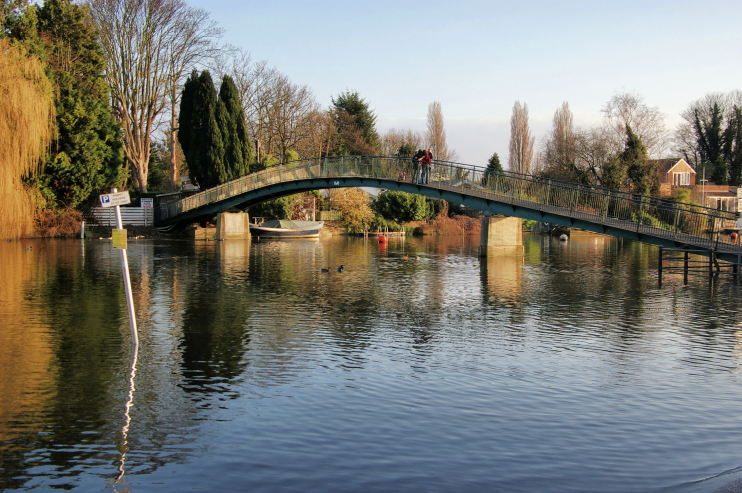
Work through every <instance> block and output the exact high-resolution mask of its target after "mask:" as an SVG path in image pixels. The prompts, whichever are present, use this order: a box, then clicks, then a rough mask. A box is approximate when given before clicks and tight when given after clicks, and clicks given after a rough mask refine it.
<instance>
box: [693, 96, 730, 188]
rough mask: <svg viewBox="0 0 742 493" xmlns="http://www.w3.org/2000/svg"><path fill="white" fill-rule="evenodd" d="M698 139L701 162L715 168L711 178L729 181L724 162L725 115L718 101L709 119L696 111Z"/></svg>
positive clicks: (717, 180) (715, 181)
mask: <svg viewBox="0 0 742 493" xmlns="http://www.w3.org/2000/svg"><path fill="white" fill-rule="evenodd" d="M695 117H696V120H695V125H694V129H695V131H696V139H697V141H698V151H699V154H700V155H701V163H702V164H705V165H707V166H710V167H711V168H712V169H713V172H712V173H711V180H712V181H713V182H714V183H716V184H718V185H723V184H725V183H726V182H727V176H726V175H727V170H726V164H724V157H723V152H724V149H723V148H724V135H723V130H722V128H721V126H722V123H723V120H724V115H723V113H722V110H721V108H720V107H719V104H718V103H714V106H713V108H711V111H710V117H709V118H708V119H706V118H702V116H701V115H700V114H699V111H698V110H696V111H695Z"/></svg>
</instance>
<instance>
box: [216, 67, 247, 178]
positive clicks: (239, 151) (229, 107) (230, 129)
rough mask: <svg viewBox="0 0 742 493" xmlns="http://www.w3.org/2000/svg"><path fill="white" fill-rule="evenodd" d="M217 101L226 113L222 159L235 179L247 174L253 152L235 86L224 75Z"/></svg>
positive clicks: (229, 78)
mask: <svg viewBox="0 0 742 493" xmlns="http://www.w3.org/2000/svg"><path fill="white" fill-rule="evenodd" d="M219 101H220V102H221V103H222V104H223V105H224V108H225V110H226V113H227V118H226V120H225V121H224V122H223V123H222V134H223V135H224V137H225V143H224V158H225V162H226V163H227V167H228V169H229V170H230V174H231V176H232V179H235V178H239V177H240V176H245V175H246V174H247V173H248V172H249V170H250V163H252V161H253V151H252V143H251V142H250V137H249V136H248V134H247V125H246V124H245V116H244V113H243V112H242V105H241V104H240V97H239V94H238V93H237V86H235V84H234V81H233V80H232V78H231V77H230V76H228V75H225V76H224V79H223V80H222V86H221V89H220V90H219Z"/></svg>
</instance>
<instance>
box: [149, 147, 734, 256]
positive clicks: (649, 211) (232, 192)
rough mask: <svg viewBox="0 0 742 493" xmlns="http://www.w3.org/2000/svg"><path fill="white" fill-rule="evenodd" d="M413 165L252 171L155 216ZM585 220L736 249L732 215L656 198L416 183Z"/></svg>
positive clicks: (540, 186) (325, 163)
mask: <svg viewBox="0 0 742 493" xmlns="http://www.w3.org/2000/svg"><path fill="white" fill-rule="evenodd" d="M412 164H413V163H412V160H411V159H410V158H404V157H389V156H332V157H322V158H310V159H303V160H298V161H290V162H287V163H283V164H280V165H277V166H274V167H271V168H267V169H264V170H262V171H258V172H256V173H252V174H249V175H246V176H243V177H241V178H237V179H236V180H232V181H230V182H228V183H224V184H222V185H218V186H216V187H214V188H210V189H208V190H204V191H203V192H199V193H197V194H195V195H192V196H190V197H186V198H184V199H181V200H179V201H177V202H172V203H170V204H168V205H167V207H166V208H164V209H162V210H161V211H160V212H161V214H160V219H161V220H162V219H169V218H172V217H175V216H177V215H179V214H182V213H184V212H187V211H190V210H193V209H197V208H199V207H203V206H205V205H208V204H212V203H216V202H219V201H222V200H224V199H227V198H230V197H234V196H237V195H241V194H244V193H246V192H249V191H252V190H256V189H258V188H262V187H265V186H268V185H274V184H278V183H286V182H292V181H298V180H308V179H315V178H344V177H347V178H350V177H352V178H374V179H383V180H390V181H397V179H398V177H399V175H400V173H401V172H405V176H406V177H409V176H411V171H412ZM421 186H425V187H430V188H436V189H445V190H450V191H455V192H459V193H462V194H465V195H469V196H475V197H481V198H485V199H490V200H493V201H497V202H501V203H506V204H512V205H516V206H522V207H526V208H530V209H534V210H539V211H541V212H551V213H554V214H559V215H563V216H567V217H572V218H577V219H582V220H585V221H591V222H594V223H596V224H603V225H607V226H611V227H615V228H621V229H625V230H627V231H634V232H636V233H643V234H653V235H655V236H659V237H666V238H670V239H673V240H674V241H680V242H684V243H689V244H694V245H697V246H701V247H704V248H722V249H729V250H736V248H737V247H736V245H733V244H732V241H731V239H728V238H721V237H720V236H721V235H720V232H721V231H722V230H724V229H736V220H737V214H736V213H734V212H728V211H721V210H717V209H712V208H708V207H704V206H700V205H695V204H686V203H682V202H676V201H673V200H668V199H663V198H659V197H650V196H645V195H639V194H634V193H630V192H623V191H619V190H611V189H607V188H601V187H596V186H591V185H582V184H578V183H571V182H566V181H562V180H555V179H552V178H544V177H539V176H532V175H525V174H520V173H515V172H511V171H501V172H499V171H498V172H491V171H488V170H487V169H486V168H482V167H478V166H472V165H466V164H460V163H454V162H447V161H433V163H432V166H431V170H430V183H429V184H425V185H421Z"/></svg>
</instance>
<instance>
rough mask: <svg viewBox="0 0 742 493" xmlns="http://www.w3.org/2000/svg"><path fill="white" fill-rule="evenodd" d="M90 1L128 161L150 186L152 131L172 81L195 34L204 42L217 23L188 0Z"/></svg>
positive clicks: (140, 182)
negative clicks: (192, 5)
mask: <svg viewBox="0 0 742 493" xmlns="http://www.w3.org/2000/svg"><path fill="white" fill-rule="evenodd" d="M87 5H88V6H89V7H90V12H91V16H92V18H93V21H94V22H95V24H96V27H97V28H98V31H99V33H100V43H101V46H102V48H103V53H104V57H105V59H106V80H107V82H108V85H109V86H110V88H111V99H112V103H113V106H114V108H115V111H116V116H117V117H118V118H119V119H120V121H121V126H122V129H123V137H124V139H123V140H124V152H125V154H126V160H127V164H128V165H129V166H130V167H131V168H133V174H132V176H133V178H134V183H135V184H136V185H137V187H138V188H139V189H140V190H141V191H143V192H146V191H147V174H148V171H149V168H148V166H149V155H150V142H151V139H152V132H153V130H154V129H155V125H156V122H157V119H158V117H159V116H160V115H161V113H162V112H163V110H164V109H165V106H166V104H167V102H168V90H169V89H170V87H172V83H171V81H172V79H173V77H175V74H176V72H177V71H178V69H177V67H178V66H180V64H181V63H185V64H186V65H187V63H189V62H188V61H189V60H191V61H192V56H191V55H189V53H191V52H190V51H189V50H190V47H189V46H188V45H189V44H190V43H193V42H194V36H195V39H200V40H201V41H199V42H205V41H206V39H207V38H209V36H210V34H209V33H213V29H215V28H214V26H213V24H210V23H209V22H208V16H207V15H205V13H204V12H201V13H198V12H197V11H195V10H194V9H191V8H190V7H189V6H188V5H187V4H186V3H185V2H184V1H183V0H88V1H87ZM194 29H195V33H194V31H193V30H194ZM199 50H200V48H199ZM196 51H198V50H196ZM184 66H185V65H184Z"/></svg>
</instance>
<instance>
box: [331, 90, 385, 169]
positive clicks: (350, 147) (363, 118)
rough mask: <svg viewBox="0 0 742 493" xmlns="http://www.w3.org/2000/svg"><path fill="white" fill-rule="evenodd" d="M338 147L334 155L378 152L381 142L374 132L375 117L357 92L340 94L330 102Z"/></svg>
mask: <svg viewBox="0 0 742 493" xmlns="http://www.w3.org/2000/svg"><path fill="white" fill-rule="evenodd" d="M332 104H333V106H334V108H335V126H336V127H337V129H338V145H337V147H336V149H335V154H339V155H360V154H376V153H379V152H380V149H381V140H380V139H379V134H378V133H377V132H376V115H374V113H373V111H371V110H370V109H369V107H368V103H366V101H365V100H364V99H363V98H361V96H360V95H359V94H358V92H355V91H354V92H342V93H340V95H339V96H338V98H337V99H334V98H333V100H332Z"/></svg>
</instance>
